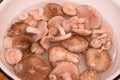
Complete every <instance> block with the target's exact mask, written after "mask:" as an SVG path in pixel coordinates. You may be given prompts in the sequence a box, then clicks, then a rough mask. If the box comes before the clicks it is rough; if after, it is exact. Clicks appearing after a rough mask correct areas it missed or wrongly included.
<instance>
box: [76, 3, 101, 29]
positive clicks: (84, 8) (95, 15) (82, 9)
mask: <svg viewBox="0 0 120 80" xmlns="http://www.w3.org/2000/svg"><path fill="white" fill-rule="evenodd" d="M77 12H78V14H77V15H78V16H79V17H80V18H85V23H84V25H85V29H97V28H99V27H100V25H101V21H102V20H101V19H102V18H101V15H100V13H99V12H98V11H97V10H96V9H95V8H93V7H91V6H89V5H79V6H78V7H77Z"/></svg>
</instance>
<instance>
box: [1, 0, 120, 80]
mask: <svg viewBox="0 0 120 80" xmlns="http://www.w3.org/2000/svg"><path fill="white" fill-rule="evenodd" d="M67 1H72V2H76V3H77V4H89V5H92V6H93V7H95V8H97V9H98V11H99V12H100V13H101V14H102V16H103V17H104V18H105V19H106V20H107V21H108V22H109V23H110V24H111V25H112V26H113V30H114V33H115V35H114V43H113V46H112V49H111V50H110V54H111V57H112V59H113V64H112V65H111V67H110V68H109V69H108V70H107V71H105V72H102V73H100V80H112V79H113V78H115V77H116V76H117V75H118V74H120V65H119V62H120V58H119V56H120V54H119V53H120V50H119V49H120V41H119V40H120V32H119V31H120V27H119V26H120V16H119V13H120V9H119V7H118V6H117V5H115V4H114V3H113V2H112V1H110V0H4V1H3V2H2V4H0V67H1V69H2V70H3V71H4V72H5V73H7V74H8V75H9V76H10V77H11V78H13V79H14V80H20V79H19V78H18V77H17V76H16V75H15V73H14V70H13V68H12V66H10V65H8V64H7V63H6V61H5V59H4V54H3V51H4V48H3V44H2V43H3V38H4V36H5V35H6V31H7V29H8V27H9V26H10V24H11V22H12V21H13V19H14V18H15V17H16V16H17V15H18V14H19V13H20V12H21V11H23V10H25V9H28V8H32V7H31V6H34V7H37V6H43V5H44V4H45V3H46V2H56V3H61V4H63V3H65V2H67ZM35 5H36V6H35Z"/></svg>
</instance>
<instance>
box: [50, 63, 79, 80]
mask: <svg viewBox="0 0 120 80" xmlns="http://www.w3.org/2000/svg"><path fill="white" fill-rule="evenodd" d="M49 79H50V80H79V74H78V67H77V66H76V65H75V64H72V63H70V62H62V63H60V64H58V65H57V67H56V68H55V69H53V71H52V72H51V73H50V75H49Z"/></svg>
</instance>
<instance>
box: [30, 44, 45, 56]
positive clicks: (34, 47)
mask: <svg viewBox="0 0 120 80" xmlns="http://www.w3.org/2000/svg"><path fill="white" fill-rule="evenodd" d="M30 49H31V52H32V53H35V54H42V53H44V52H45V49H44V48H43V47H42V46H41V45H40V44H38V43H33V44H32V46H31V48H30Z"/></svg>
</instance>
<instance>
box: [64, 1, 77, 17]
mask: <svg viewBox="0 0 120 80" xmlns="http://www.w3.org/2000/svg"><path fill="white" fill-rule="evenodd" d="M63 11H64V13H65V14H67V15H71V16H73V15H75V14H76V13H77V11H76V4H75V3H72V2H68V3H66V4H64V5H63Z"/></svg>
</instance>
